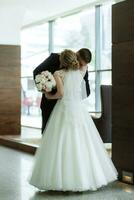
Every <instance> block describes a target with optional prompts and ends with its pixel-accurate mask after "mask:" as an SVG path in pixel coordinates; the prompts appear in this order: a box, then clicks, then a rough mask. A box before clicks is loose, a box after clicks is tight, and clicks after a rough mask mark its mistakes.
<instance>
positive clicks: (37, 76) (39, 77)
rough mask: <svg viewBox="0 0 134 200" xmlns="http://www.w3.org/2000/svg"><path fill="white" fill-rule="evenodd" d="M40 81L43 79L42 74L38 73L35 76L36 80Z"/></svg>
mask: <svg viewBox="0 0 134 200" xmlns="http://www.w3.org/2000/svg"><path fill="white" fill-rule="evenodd" d="M40 81H41V75H40V74H38V75H36V76H35V82H36V83H38V82H40Z"/></svg>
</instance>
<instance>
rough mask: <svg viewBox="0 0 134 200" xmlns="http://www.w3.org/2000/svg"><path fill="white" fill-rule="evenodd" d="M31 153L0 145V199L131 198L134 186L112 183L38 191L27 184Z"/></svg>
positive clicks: (78, 199) (83, 199) (88, 199)
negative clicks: (77, 190)
mask: <svg viewBox="0 0 134 200" xmlns="http://www.w3.org/2000/svg"><path fill="white" fill-rule="evenodd" d="M33 158H34V156H32V155H29V154H27V153H23V152H20V151H17V150H13V149H10V148H7V147H3V146H0V200H43V199H44V200H134V186H131V185H127V184H124V183H120V182H114V183H112V184H109V185H108V186H105V187H104V188H101V189H99V190H98V191H96V192H90V191H89V192H83V193H72V192H66V193H64V192H50V191H49V192H47V191H46V192H41V191H38V189H36V188H34V187H33V186H31V185H29V183H28V181H27V178H28V176H29V174H30V171H31V167H32V162H33Z"/></svg>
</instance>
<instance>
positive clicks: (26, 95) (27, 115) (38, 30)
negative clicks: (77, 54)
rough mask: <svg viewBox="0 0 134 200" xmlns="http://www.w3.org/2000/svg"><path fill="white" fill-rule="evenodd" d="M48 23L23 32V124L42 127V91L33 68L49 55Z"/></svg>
mask: <svg viewBox="0 0 134 200" xmlns="http://www.w3.org/2000/svg"><path fill="white" fill-rule="evenodd" d="M48 54H49V53H48V23H46V24H43V25H40V26H34V27H32V28H27V29H24V30H22V32H21V87H22V93H21V94H22V98H21V99H22V101H21V103H22V109H21V111H22V116H21V124H22V125H25V126H32V127H33V126H35V127H41V113H40V100H41V93H39V92H38V91H37V89H36V88H35V84H34V81H33V70H34V68H35V67H37V66H38V65H39V64H40V63H41V62H43V60H45V58H46V57H47V56H48Z"/></svg>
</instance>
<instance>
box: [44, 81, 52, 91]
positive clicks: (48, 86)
mask: <svg viewBox="0 0 134 200" xmlns="http://www.w3.org/2000/svg"><path fill="white" fill-rule="evenodd" d="M45 86H46V89H45V90H46V92H51V91H52V87H53V85H52V83H51V82H50V81H48V82H46V84H45Z"/></svg>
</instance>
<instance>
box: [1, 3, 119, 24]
mask: <svg viewBox="0 0 134 200" xmlns="http://www.w3.org/2000/svg"><path fill="white" fill-rule="evenodd" d="M102 1H109V0H0V10H1V9H2V8H4V9H6V10H8V12H9V11H10V10H11V8H14V9H16V12H13V14H15V18H17V16H16V15H19V13H20V12H21V14H22V13H23V21H22V27H25V26H27V25H30V24H33V23H37V22H39V21H41V20H45V19H49V18H52V17H55V16H57V15H59V14H62V13H65V12H69V11H71V10H75V9H78V8H80V7H82V6H87V5H92V4H94V3H98V2H102ZM115 1H117V0H115ZM118 1H119V0H118ZM17 11H18V14H17Z"/></svg>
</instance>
